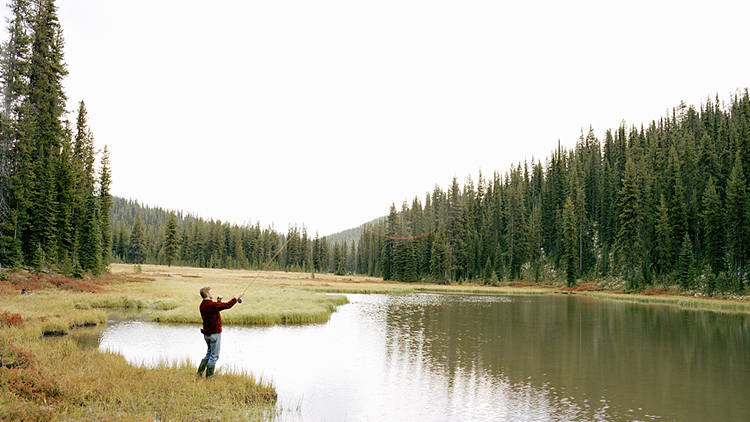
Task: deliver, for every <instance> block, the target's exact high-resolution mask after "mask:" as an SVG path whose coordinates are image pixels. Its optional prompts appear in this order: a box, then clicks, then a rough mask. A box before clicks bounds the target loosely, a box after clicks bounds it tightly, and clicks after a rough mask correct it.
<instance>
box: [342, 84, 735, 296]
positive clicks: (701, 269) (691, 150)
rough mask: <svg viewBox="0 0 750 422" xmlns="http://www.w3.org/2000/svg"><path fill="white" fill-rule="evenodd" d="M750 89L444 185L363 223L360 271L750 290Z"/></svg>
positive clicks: (440, 278) (399, 276)
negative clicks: (366, 226)
mask: <svg viewBox="0 0 750 422" xmlns="http://www.w3.org/2000/svg"><path fill="white" fill-rule="evenodd" d="M749 171H750V100H749V99H748V91H747V90H745V91H744V92H738V93H737V94H735V95H734V96H732V98H730V101H729V102H727V103H722V102H720V101H719V99H718V98H717V99H716V100H711V99H708V100H707V101H706V103H705V104H703V105H701V106H700V108H699V109H696V108H695V107H693V106H687V105H685V104H680V105H679V106H678V107H676V108H674V109H673V111H672V113H670V115H667V116H664V117H662V118H660V119H658V120H655V121H653V122H651V123H650V124H648V125H646V126H641V127H636V126H631V127H627V126H626V125H624V124H623V125H621V126H620V127H619V128H616V129H614V130H607V131H606V132H605V134H604V138H603V139H601V140H600V139H599V138H597V136H596V134H595V133H594V131H593V129H590V130H589V131H588V132H587V133H583V131H582V133H581V136H580V139H579V140H578V143H577V144H576V145H575V147H574V148H572V149H570V150H568V149H566V148H563V147H562V146H560V145H558V147H557V149H555V150H554V151H553V152H552V154H551V155H550V157H549V158H547V159H546V160H545V161H544V163H542V162H541V161H536V162H531V163H519V164H518V165H517V166H515V167H514V168H511V169H510V170H509V171H507V172H506V173H504V174H500V173H494V174H493V175H492V177H490V178H485V177H484V176H483V175H482V174H479V177H478V179H477V180H476V182H475V181H473V180H472V179H471V178H470V179H469V180H467V181H466V183H465V184H464V185H463V186H459V184H458V182H457V181H456V180H454V181H453V184H452V185H451V186H450V188H449V189H447V190H441V189H440V188H438V187H436V188H435V190H434V191H433V192H432V193H428V194H427V195H426V196H425V198H424V201H421V200H420V199H419V198H418V197H417V198H414V200H413V201H412V202H411V204H409V203H407V202H404V204H402V205H401V207H400V209H398V208H396V207H395V206H392V207H391V210H390V215H389V217H388V220H387V222H386V223H384V224H381V225H378V226H376V227H373V230H374V231H376V232H379V233H382V234H384V235H389V236H392V237H409V236H413V235H416V234H420V233H428V232H430V231H431V230H433V229H434V230H435V232H434V233H433V234H430V235H429V236H427V237H424V238H421V239H416V240H393V239H389V238H386V237H383V236H379V235H376V234H373V233H371V232H367V231H366V232H364V233H363V234H362V237H361V238H360V240H359V243H358V250H357V256H356V260H355V261H356V270H357V271H361V272H365V273H368V274H371V275H381V276H383V277H384V278H385V279H396V280H401V281H417V280H422V279H429V280H434V281H437V282H447V281H461V280H470V281H485V282H492V281H494V280H498V279H499V280H508V279H511V280H512V279H520V278H530V279H532V280H538V279H539V278H540V276H541V275H542V274H544V276H545V277H559V278H560V279H563V280H566V282H567V284H569V285H573V284H575V283H577V282H578V280H579V279H582V278H583V279H591V278H595V277H604V276H615V277H621V278H623V279H624V280H626V281H627V282H628V285H629V287H630V288H632V289H639V288H642V287H644V286H647V285H654V284H656V285H659V286H661V285H672V284H679V285H681V286H682V287H684V288H700V289H703V290H704V291H706V292H707V293H712V292H715V291H717V290H718V291H721V292H741V291H743V290H744V289H746V288H747V268H746V264H747V260H748V253H749V252H750V226H749V225H750V220H749V217H750V199H749V197H748V176H749V174H748V172H749Z"/></svg>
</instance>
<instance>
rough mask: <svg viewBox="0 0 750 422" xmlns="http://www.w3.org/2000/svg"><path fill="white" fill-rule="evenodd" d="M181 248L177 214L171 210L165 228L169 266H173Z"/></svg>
mask: <svg viewBox="0 0 750 422" xmlns="http://www.w3.org/2000/svg"><path fill="white" fill-rule="evenodd" d="M179 250H180V236H179V233H178V227H177V215H176V214H175V213H174V212H170V213H169V220H168V221H167V226H166V227H165V228H164V255H165V258H166V261H167V266H168V267H171V266H172V263H174V262H175V261H176V260H177V257H178V252H179Z"/></svg>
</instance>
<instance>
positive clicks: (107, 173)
mask: <svg viewBox="0 0 750 422" xmlns="http://www.w3.org/2000/svg"><path fill="white" fill-rule="evenodd" d="M111 184H112V174H111V170H110V168H109V149H107V146H106V145H105V146H104V150H103V151H102V159H101V168H100V169H99V205H100V206H101V212H100V216H101V224H100V228H101V232H102V266H103V267H105V268H106V267H107V265H108V264H109V257H110V253H111V250H112V234H111V226H110V210H111V209H112V195H110V193H109V187H110V185H111Z"/></svg>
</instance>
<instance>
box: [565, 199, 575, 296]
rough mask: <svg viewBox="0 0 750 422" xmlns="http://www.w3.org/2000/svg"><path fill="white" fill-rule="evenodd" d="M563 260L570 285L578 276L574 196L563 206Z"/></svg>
mask: <svg viewBox="0 0 750 422" xmlns="http://www.w3.org/2000/svg"><path fill="white" fill-rule="evenodd" d="M562 234H563V251H562V252H563V262H564V263H565V280H566V282H567V284H568V287H572V286H574V285H575V284H576V278H577V277H578V221H577V218H576V215H575V204H574V203H573V198H572V197H571V196H569V197H568V200H567V201H566V202H565V206H564V207H563V227H562Z"/></svg>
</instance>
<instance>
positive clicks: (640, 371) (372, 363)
mask: <svg viewBox="0 0 750 422" xmlns="http://www.w3.org/2000/svg"><path fill="white" fill-rule="evenodd" d="M348 297H349V300H350V302H351V303H350V304H347V305H344V306H341V307H340V308H339V309H338V311H337V312H335V313H334V314H333V315H332V317H331V319H330V321H329V322H328V323H326V324H318V325H308V326H276V327H253V328H244V327H243V328H240V327H231V326H230V327H224V333H223V334H222V349H221V356H220V358H219V367H220V368H223V369H224V370H231V369H233V368H234V369H238V368H241V369H244V370H246V371H248V372H252V373H253V374H255V375H256V376H262V377H263V379H265V380H269V381H271V382H273V384H274V385H275V387H276V389H277V392H278V393H279V406H280V408H281V409H283V411H282V412H281V414H282V418H283V420H291V421H344V420H346V421H499V420H503V421H649V420H658V421H722V422H728V421H748V420H750V404H749V403H750V402H749V401H748V398H749V397H750V316H747V315H728V314H717V313H711V312H702V311H684V310H678V309H675V308H673V307H668V306H643V305H635V304H630V303H619V302H607V301H598V300H595V299H591V298H584V297H578V296H519V297H515V296H513V297H499V296H452V295H429V294H412V295H348ZM196 306H197V304H196ZM225 312H232V310H228V311H225ZM99 347H100V348H101V349H102V350H114V351H119V352H120V353H122V354H123V355H124V356H125V357H126V359H128V360H129V361H130V362H133V363H145V364H147V365H150V364H153V363H155V362H158V361H159V360H164V359H167V360H183V359H189V360H190V361H191V362H193V363H195V364H196V365H197V362H198V361H199V360H200V359H201V358H202V357H203V355H204V354H205V343H204V342H203V337H202V335H201V334H200V332H199V329H198V327H197V326H191V325H165V324H155V323H146V322H142V321H133V320H126V321H114V322H110V324H109V325H108V327H107V328H106V330H105V331H104V332H103V333H102V334H101V335H100V340H99Z"/></svg>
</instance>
